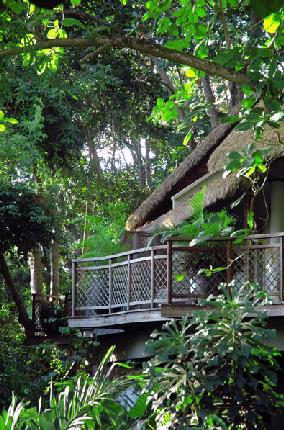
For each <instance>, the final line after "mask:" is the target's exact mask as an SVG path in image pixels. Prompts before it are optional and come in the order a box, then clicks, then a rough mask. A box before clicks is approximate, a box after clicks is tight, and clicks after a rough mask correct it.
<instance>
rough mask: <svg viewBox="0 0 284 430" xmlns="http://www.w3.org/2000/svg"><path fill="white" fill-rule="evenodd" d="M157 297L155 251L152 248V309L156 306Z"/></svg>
mask: <svg viewBox="0 0 284 430" xmlns="http://www.w3.org/2000/svg"><path fill="white" fill-rule="evenodd" d="M154 298H155V251H154V249H151V309H153V308H154Z"/></svg>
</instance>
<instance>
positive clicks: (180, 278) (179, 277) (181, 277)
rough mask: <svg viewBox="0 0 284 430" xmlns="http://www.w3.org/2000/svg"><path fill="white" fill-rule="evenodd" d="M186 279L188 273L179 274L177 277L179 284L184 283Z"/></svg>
mask: <svg viewBox="0 0 284 430" xmlns="http://www.w3.org/2000/svg"><path fill="white" fill-rule="evenodd" d="M185 277H186V272H184V273H179V274H177V275H176V280H177V282H182V281H183V280H184V278H185Z"/></svg>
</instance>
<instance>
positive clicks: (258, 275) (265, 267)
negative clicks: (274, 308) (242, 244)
mask: <svg viewBox="0 0 284 430" xmlns="http://www.w3.org/2000/svg"><path fill="white" fill-rule="evenodd" d="M280 263H281V256H280V248H278V247H267V248H250V249H248V248H243V249H238V250H235V252H234V263H233V277H234V279H235V281H236V283H244V282H255V283H258V284H259V285H260V286H261V287H262V288H263V289H264V290H266V291H267V292H268V293H269V294H271V295H275V296H279V297H280V276H281V275H280Z"/></svg>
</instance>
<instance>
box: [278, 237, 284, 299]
mask: <svg viewBox="0 0 284 430" xmlns="http://www.w3.org/2000/svg"><path fill="white" fill-rule="evenodd" d="M283 246H284V240H283V236H280V291H279V298H280V302H282V301H283V285H284V261H283V251H284V250H283Z"/></svg>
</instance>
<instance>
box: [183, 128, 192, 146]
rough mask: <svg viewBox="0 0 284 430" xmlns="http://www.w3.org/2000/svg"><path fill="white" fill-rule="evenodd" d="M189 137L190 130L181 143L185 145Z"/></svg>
mask: <svg viewBox="0 0 284 430" xmlns="http://www.w3.org/2000/svg"><path fill="white" fill-rule="evenodd" d="M191 138H192V131H191V130H190V131H189V132H188V133H187V135H186V136H185V138H184V139H183V142H182V143H183V145H187V144H188V142H189V141H190V139H191Z"/></svg>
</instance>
